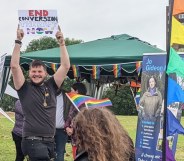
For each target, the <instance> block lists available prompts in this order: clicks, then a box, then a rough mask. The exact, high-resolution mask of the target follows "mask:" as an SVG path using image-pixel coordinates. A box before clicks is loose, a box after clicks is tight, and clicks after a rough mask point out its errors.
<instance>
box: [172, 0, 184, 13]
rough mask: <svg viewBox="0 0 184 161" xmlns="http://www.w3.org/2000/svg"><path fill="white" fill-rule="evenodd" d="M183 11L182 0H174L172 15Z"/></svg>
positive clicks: (183, 0)
mask: <svg viewBox="0 0 184 161" xmlns="http://www.w3.org/2000/svg"><path fill="white" fill-rule="evenodd" d="M183 12H184V0H174V6H173V15H177V14H179V13H183Z"/></svg>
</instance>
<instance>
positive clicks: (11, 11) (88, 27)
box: [0, 0, 168, 55]
mask: <svg viewBox="0 0 184 161" xmlns="http://www.w3.org/2000/svg"><path fill="white" fill-rule="evenodd" d="M167 5H168V0H29V1H25V0H16V1H10V0H5V1H3V3H1V6H0V15H1V25H0V31H1V34H0V55H2V54H5V53H7V54H8V55H10V54H12V51H13V47H14V41H15V39H16V29H17V25H18V10H32V9H33V10H34V9H35V10H44V9H47V10H57V14H58V21H59V25H60V26H61V29H62V32H63V34H64V37H68V38H74V39H81V40H83V41H84V42H87V41H92V40H96V39H100V38H105V37H110V36H111V35H120V34H128V35H130V36H133V37H137V38H139V39H141V40H143V41H146V42H148V43H150V44H152V45H156V46H157V47H158V48H160V49H163V50H165V48H166V47H165V46H166V6H167ZM36 38H39V37H38V36H37V37H35V36H25V37H24V38H23V40H22V42H23V45H22V48H21V50H25V48H26V47H27V45H28V44H29V42H30V41H31V40H33V39H36Z"/></svg>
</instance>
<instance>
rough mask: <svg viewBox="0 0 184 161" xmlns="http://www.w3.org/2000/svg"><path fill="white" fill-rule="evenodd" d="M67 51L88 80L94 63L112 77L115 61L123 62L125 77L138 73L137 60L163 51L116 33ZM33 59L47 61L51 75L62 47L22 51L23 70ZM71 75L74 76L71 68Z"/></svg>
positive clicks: (58, 60)
mask: <svg viewBox="0 0 184 161" xmlns="http://www.w3.org/2000/svg"><path fill="white" fill-rule="evenodd" d="M67 50H68V52H69V55H70V62H71V65H77V67H78V70H79V72H80V77H81V78H85V79H87V80H88V81H90V80H91V78H92V77H91V76H92V67H93V66H94V65H96V66H98V67H100V73H99V74H100V77H101V78H103V76H105V78H107V77H109V78H112V79H113V74H114V73H113V65H115V64H120V65H121V71H120V73H121V75H122V77H125V76H137V72H136V62H138V61H142V56H143V53H161V52H164V51H163V50H161V49H158V48H156V47H154V46H152V45H150V44H149V43H147V42H144V41H141V40H140V39H138V38H136V37H131V36H129V35H127V34H122V35H113V36H111V37H108V38H103V39H98V40H94V41H90V42H85V43H81V44H76V45H70V46H67ZM10 59H11V56H7V57H6V60H5V69H6V68H9V66H10ZM34 59H40V60H42V61H44V62H45V63H46V65H47V66H48V67H49V68H48V73H49V74H51V75H52V74H53V73H54V70H53V68H51V66H53V65H55V66H56V68H57V66H58V65H59V62H60V51H59V48H53V49H47V50H42V51H34V52H29V53H23V54H21V61H20V63H21V66H22V67H23V68H24V69H28V64H29V63H30V62H31V61H32V60H34ZM6 70H7V69H6ZM4 75H6V74H4ZM68 76H69V77H70V78H74V75H73V71H72V68H71V69H70V71H69V73H68ZM112 79H111V81H112ZM109 80H110V79H109ZM6 85H7V82H3V86H6ZM2 93H3V91H2V92H1V94H2Z"/></svg>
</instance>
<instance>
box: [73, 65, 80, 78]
mask: <svg viewBox="0 0 184 161" xmlns="http://www.w3.org/2000/svg"><path fill="white" fill-rule="evenodd" d="M72 70H73V76H74V78H78V77H80V71H79V66H78V65H72Z"/></svg>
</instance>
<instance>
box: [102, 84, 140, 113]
mask: <svg viewBox="0 0 184 161" xmlns="http://www.w3.org/2000/svg"><path fill="white" fill-rule="evenodd" d="M103 98H109V99H110V100H111V102H112V104H113V107H110V110H112V111H113V112H114V114H116V115H135V114H137V111H136V107H135V103H134V98H133V96H132V92H131V90H130V87H129V86H121V87H119V89H118V91H115V87H114V86H111V87H110V88H107V89H106V90H105V91H104V95H103Z"/></svg>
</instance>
